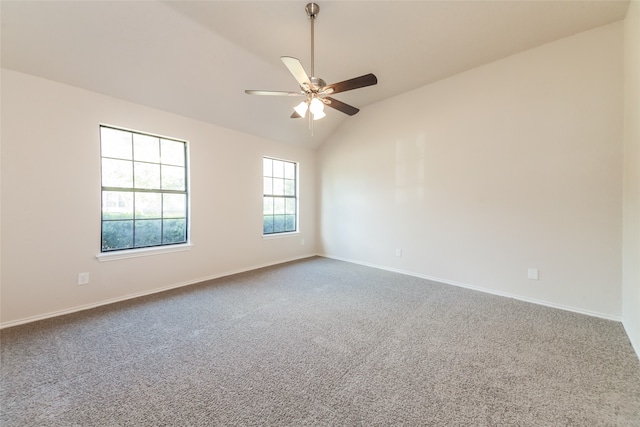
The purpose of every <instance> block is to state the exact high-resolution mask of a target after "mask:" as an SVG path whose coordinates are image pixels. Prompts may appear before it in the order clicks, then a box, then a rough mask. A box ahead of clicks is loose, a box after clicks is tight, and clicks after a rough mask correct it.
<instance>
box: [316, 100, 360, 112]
mask: <svg viewBox="0 0 640 427" xmlns="http://www.w3.org/2000/svg"><path fill="white" fill-rule="evenodd" d="M323 100H325V101H329V102H328V103H325V105H326V106H327V107H331V108H335V109H336V110H338V111H342V112H343V113H345V114H348V115H350V116H353V115H354V114H356V113H357V112H358V111H360V110H359V109H358V108H356V107H354V106H352V105H349V104H345V103H344V102H342V101H338V100H337V99H335V98H331V97H329V96H325V97H324V98H323Z"/></svg>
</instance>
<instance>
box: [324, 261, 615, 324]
mask: <svg viewBox="0 0 640 427" xmlns="http://www.w3.org/2000/svg"><path fill="white" fill-rule="evenodd" d="M318 256H321V257H324V258H330V259H335V260H338V261H344V262H350V263H352V264H359V265H364V266H366V267H372V268H377V269H380V270H386V271H392V272H394V273H400V274H406V275H408V276H413V277H419V278H421V279H425V280H430V281H432V282H438V283H443V284H445V285H452V286H457V287H460V288H466V289H471V290H474V291H479V292H484V293H488V294H492V295H497V296H501V297H507V298H513V299H516V300H519V301H524V302H530V303H532V304H537V305H543V306H546V307H551V308H557V309H559V310H565V311H571V312H574V313H579V314H585V315H587V316H592V317H599V318H601V319H606V320H613V321H616V322H622V317H620V316H612V315H610V314H606V313H599V312H597V311H591V310H585V309H582V308H578V307H571V306H566V305H562V304H556V303H553V302H550V301H544V300H537V299H534V298H529V297H523V296H521V295H517V294H511V293H509V292H502V291H496V290H493V289H488V288H483V287H480V286H475V285H469V284H467V283H461V282H456V281H453V280H449V279H443V278H440V277H433V276H428V275H426V274H420V273H416V272H413V271H406V270H400V269H397V268H391V267H387V266H383V265H377V264H372V263H368V262H363V261H358V260H353V259H347V258H341V257H335V256H329V255H326V254H319V255H318Z"/></svg>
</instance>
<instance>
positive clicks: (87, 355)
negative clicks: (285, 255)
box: [0, 258, 640, 427]
mask: <svg viewBox="0 0 640 427" xmlns="http://www.w3.org/2000/svg"><path fill="white" fill-rule="evenodd" d="M0 337H1V340H2V341H1V344H2V350H1V351H2V363H1V373H2V377H1V380H2V383H1V387H2V388H1V394H0V397H1V405H2V406H1V410H2V412H1V416H0V424H1V425H2V426H3V427H9V426H74V425H77V426H213V425H221V426H235V425H238V426H240V425H241V426H252V425H288V426H305V425H318V426H358V425H363V426H365V425H366V426H371V425H380V426H382V425H385V426H386V425H428V426H640V362H639V361H638V359H637V357H636V355H635V354H634V353H633V350H632V348H631V345H630V343H629V341H628V339H627V337H626V335H625V334H624V331H623V328H622V326H621V325H620V324H619V323H617V322H613V321H607V320H602V319H598V318H592V317H588V316H584V315H580V314H575V313H570V312H565V311H560V310H555V309H551V308H546V307H542V306H537V305H533V304H528V303H524V302H520V301H516V300H513V299H508V298H503V297H498V296H493V295H489V294H485V293H480V292H474V291H471V290H467V289H462V288H457V287H454V286H449V285H442V284H438V283H433V282H429V281H426V280H423V279H418V278H415V277H410V276H404V275H401V274H396V273H391V272H387V271H382V270H377V269H373V268H368V267H364V266H359V265H354V264H349V263H344V262H339V261H335V260H330V259H324V258H310V259H307V260H302V261H297V262H293V263H287V264H282V265H279V266H275V267H269V268H264V269H260V270H255V271H252V272H248V273H242V274H238V275H234V276H230V277H226V278H222V279H218V280H213V281H210V282H206V283H203V284H200V285H195V286H190V287H186V288H181V289H178V290H173V291H169V292H164V293H161V294H156V295H152V296H148V297H144V298H139V299H136V300H132V301H127V302H123V303H118V304H113V305H110V306H107V307H101V308H97V309H93V310H89V311H85V312H81V313H76V314H72V315H67V316H63V317H58V318H55V319H50V320H46V321H40V322H36V323H32V324H28V325H23V326H17V327H13V328H8V329H5V330H3V331H2V332H1V336H0Z"/></svg>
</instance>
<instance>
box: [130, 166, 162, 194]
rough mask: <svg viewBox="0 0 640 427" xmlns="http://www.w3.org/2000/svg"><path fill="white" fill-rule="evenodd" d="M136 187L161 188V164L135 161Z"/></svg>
mask: <svg viewBox="0 0 640 427" xmlns="http://www.w3.org/2000/svg"><path fill="white" fill-rule="evenodd" d="M133 167H134V174H135V188H145V189H159V188H160V165H158V164H153V163H139V162H134V164H133Z"/></svg>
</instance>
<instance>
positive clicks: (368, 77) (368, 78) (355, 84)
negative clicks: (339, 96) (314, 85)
mask: <svg viewBox="0 0 640 427" xmlns="http://www.w3.org/2000/svg"><path fill="white" fill-rule="evenodd" d="M377 83H378V78H377V77H376V76H374V75H373V74H371V73H369V74H365V75H364V76H360V77H356V78H353V79H349V80H345V81H343V82H339V83H332V84H330V85H326V86H325V87H324V88H322V92H324V93H326V94H334V93H340V92H346V91H348V90H353V89H359V88H361V87H367V86H373V85H375V84H377Z"/></svg>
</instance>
